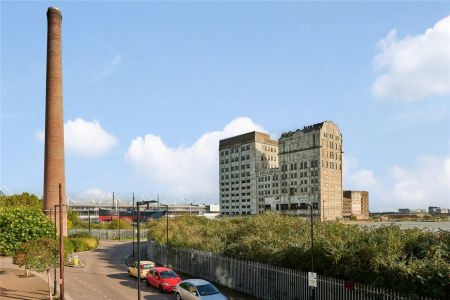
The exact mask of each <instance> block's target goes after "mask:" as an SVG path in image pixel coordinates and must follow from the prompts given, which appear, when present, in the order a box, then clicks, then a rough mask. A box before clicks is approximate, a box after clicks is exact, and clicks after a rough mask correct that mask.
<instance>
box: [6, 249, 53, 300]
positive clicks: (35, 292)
mask: <svg viewBox="0 0 450 300" xmlns="http://www.w3.org/2000/svg"><path fill="white" fill-rule="evenodd" d="M41 275H43V276H41ZM46 278H47V274H36V273H34V272H29V276H28V277H26V276H25V270H24V269H20V268H19V267H18V266H16V265H14V264H13V263H12V259H11V257H6V256H2V257H0V299H2V300H3V299H24V300H35V299H39V300H40V299H49V293H48V284H47V281H46ZM52 279H53V278H52Z"/></svg>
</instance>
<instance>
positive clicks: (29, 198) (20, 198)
mask: <svg viewBox="0 0 450 300" xmlns="http://www.w3.org/2000/svg"><path fill="white" fill-rule="evenodd" d="M0 207H5V208H11V207H26V208H31V209H35V210H42V207H43V205H42V200H41V199H39V198H38V196H36V195H34V194H30V193H22V194H14V195H11V196H5V195H1V196H0Z"/></svg>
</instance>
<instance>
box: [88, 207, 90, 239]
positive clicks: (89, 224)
mask: <svg viewBox="0 0 450 300" xmlns="http://www.w3.org/2000/svg"><path fill="white" fill-rule="evenodd" d="M88 220H89V221H88V222H89V235H91V210H90V209H88Z"/></svg>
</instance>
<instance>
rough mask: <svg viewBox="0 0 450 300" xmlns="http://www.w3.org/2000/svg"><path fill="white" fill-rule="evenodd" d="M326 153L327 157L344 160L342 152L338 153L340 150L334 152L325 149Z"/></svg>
mask: <svg viewBox="0 0 450 300" xmlns="http://www.w3.org/2000/svg"><path fill="white" fill-rule="evenodd" d="M325 153H326V154H327V158H330V159H335V160H342V154H341V153H338V152H333V151H329V152H328V151H325Z"/></svg>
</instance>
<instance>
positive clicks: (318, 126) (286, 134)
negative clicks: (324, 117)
mask: <svg viewBox="0 0 450 300" xmlns="http://www.w3.org/2000/svg"><path fill="white" fill-rule="evenodd" d="M325 123H329V124H332V125H334V126H336V127H337V125H336V124H335V123H333V122H332V121H323V122H320V123H316V124H312V125H306V126H303V129H297V130H294V131H286V132H283V133H282V134H281V137H280V138H286V137H290V136H292V135H293V134H295V133H299V132H303V133H307V132H311V131H316V130H320V129H322V127H323V125H324V124H325Z"/></svg>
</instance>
